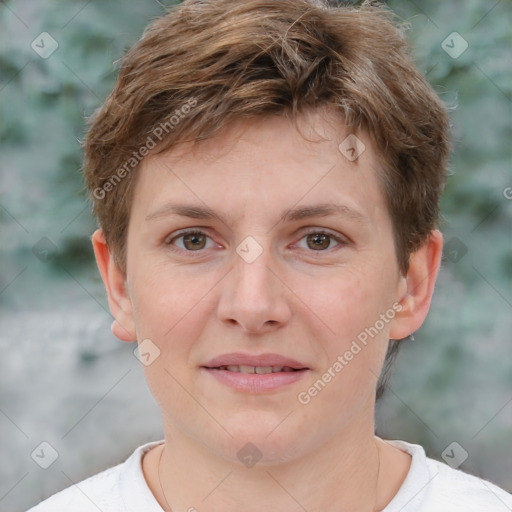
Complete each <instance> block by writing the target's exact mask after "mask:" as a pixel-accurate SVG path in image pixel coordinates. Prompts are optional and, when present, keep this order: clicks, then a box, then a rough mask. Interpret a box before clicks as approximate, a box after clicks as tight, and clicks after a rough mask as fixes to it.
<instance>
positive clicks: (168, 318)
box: [133, 266, 210, 352]
mask: <svg viewBox="0 0 512 512" xmlns="http://www.w3.org/2000/svg"><path fill="white" fill-rule="evenodd" d="M204 277H205V279H201V280H200V281H201V282H200V283H198V282H197V281H198V280H197V279H191V278H190V276H189V275H188V274H185V273H180V271H179V269H176V268H173V269H169V268H167V269H166V268H161V267H158V266H153V267H152V269H151V270H146V271H141V272H139V273H138V274H136V275H134V279H133V292H134V293H133V303H134V316H135V323H136V325H137V337H138V339H139V340H140V339H145V338H150V339H151V340H152V341H153V342H154V343H155V344H156V345H157V346H158V347H159V348H160V350H161V351H162V352H167V351H170V350H172V351H173V352H179V351H181V350H185V349H186V345H187V340H188V339H194V338H195V336H194V333H199V332H200V330H201V328H202V325H203V323H204V322H205V321H206V320H207V318H208V316H207V314H206V312H205V308H206V306H207V300H205V297H204V295H205V293H206V292H205V290H208V289H209V288H210V287H209V286H208V279H206V276H204ZM199 284H200V285H199Z"/></svg>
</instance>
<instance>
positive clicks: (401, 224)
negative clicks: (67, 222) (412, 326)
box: [84, 0, 450, 396]
mask: <svg viewBox="0 0 512 512" xmlns="http://www.w3.org/2000/svg"><path fill="white" fill-rule="evenodd" d="M320 106H322V107H324V106H327V107H330V108H332V109H334V110H335V111H336V112H338V113H339V114H341V116H342V118H343V121H344V122H345V123H346V124H347V125H348V126H349V127H350V128H351V129H354V130H364V131H366V132H367V133H368V134H369V136H370V137H371V139H372V141H373V143H374V144H375V148H376V150H377V152H378V154H379V156H380V158H381V162H382V169H381V172H380V173H379V175H378V177H379V179H380V180H381V184H382V190H383V193H384V195H385V198H386V203H387V205H388V209H389V213H390V216H391V219H392V222H393V228H394V243H395V249H396V254H397V260H398V265H399V268H400V270H401V272H402V273H403V274H404V275H405V274H406V272H407V270H408V265H409V255H410V253H411V252H414V251H415V250H417V249H418V248H419V247H420V246H421V245H422V244H423V242H425V240H426V239H427V237H428V236H429V234H430V232H431V231H432V230H433V229H435V228H436V227H437V225H438V221H439V200H440V195H441V193H442V190H443V188H444V183H445V180H446V175H447V161H448V156H449V149H450V148H449V146H450V144H449V118H448V114H447V110H446V108H445V107H444V105H443V103H442V102H441V100H440V99H439V98H438V96H437V95H436V93H435V92H434V90H433V89H432V87H431V86H430V85H429V84H428V82H427V81H426V79H425V78H424V77H423V76H422V74H421V73H420V72H419V71H418V70H417V68H416V67H415V65H414V63H413V60H412V58H411V54H410V47H409V45H408V43H407V41H406V39H405V37H404V29H403V25H400V24H398V23H397V22H396V21H395V19H394V16H393V14H392V13H391V12H390V11H389V10H388V9H387V8H385V7H383V6H380V5H376V2H364V3H363V4H362V5H361V6H360V7H357V8H356V7H352V6H334V5H330V4H329V2H328V0H243V1H241V0H185V1H184V2H183V3H182V4H180V5H178V6H175V7H174V8H172V9H171V10H170V11H169V12H168V13H167V14H165V15H164V16H162V17H160V18H157V19H156V20H154V21H153V22H152V23H151V24H150V25H149V26H148V27H147V29H146V30H145V32H144V34H143V36H142V38H141V39H140V40H139V41H138V42H137V43H136V44H135V45H134V46H133V47H132V48H131V49H130V50H129V51H128V52H127V54H126V55H125V57H124V58H123V59H122V62H121V67H120V70H119V74H118V77H117V81H116V84H115V86H114V89H113V91H112V92H111V94H110V95H109V96H108V98H107V99H106V101H105V103H104V104H103V106H102V107H101V108H100V109H99V110H98V111H97V112H96V113H95V114H94V116H93V117H92V118H91V120H90V123H89V127H88V133H87V136H86V139H85V143H84V148H85V166H84V171H85V179H86V183H87V187H88V190H89V192H90V194H91V199H92V203H93V211H94V213H95V215H96V216H97V218H98V221H99V224H100V226H101V228H102V229H103V231H104V232H105V236H106V240H107V243H108V244H109V247H110V248H111V250H112V251H113V253H114V255H115V257H116V261H117V262H118V263H119V265H120V267H121V268H124V267H125V248H126V235H127V227H128V222H129V214H130V206H131V198H132V195H133V190H134V183H135V177H136V171H137V167H138V162H139V161H140V159H141V154H140V153H141V151H142V149H141V148H144V147H146V149H147V146H149V140H150V139H151V140H152V141H153V142H154V143H157V144H156V146H158V147H157V148H156V151H159V152H160V151H164V150H166V149H168V148H170V147H172V146H173V145H175V144H176V143H177V142H182V141H184V140H191V141H201V140H204V139H205V138H207V137H211V136H213V135H215V134H216V133H218V132H219V131H220V130H221V128H223V127H225V126H226V125H228V124H229V123H230V122H232V121H235V120H240V119H242V118H249V117H251V116H265V115H270V114H278V115H289V116H291V118H292V119H297V115H298V114H301V113H303V112H304V111H305V110H306V109H310V108H316V107H320ZM173 116H174V117H175V118H176V120H177V122H173V121H172V118H173ZM159 127H160V128H159ZM162 127H165V128H166V129H165V132H166V133H165V136H163V137H159V138H158V137H157V138H158V140H157V141H155V140H153V139H154V138H155V137H154V134H155V130H157V133H160V132H159V131H158V130H160V131H161V132H162V135H163V128H162ZM143 153H146V152H143ZM143 156H144V155H142V157H143ZM127 163H129V164H128V165H127ZM132 164H133V165H132ZM396 346H397V345H396ZM394 347H395V345H394V344H393V340H392V343H391V344H390V350H389V352H388V356H387V358H386V364H385V368H384V371H385V372H386V368H387V367H388V366H389V364H390V362H391V361H392V358H393V354H395V353H396V347H395V348H394ZM381 392H382V390H380V393H381ZM378 396H380V395H379V394H378Z"/></svg>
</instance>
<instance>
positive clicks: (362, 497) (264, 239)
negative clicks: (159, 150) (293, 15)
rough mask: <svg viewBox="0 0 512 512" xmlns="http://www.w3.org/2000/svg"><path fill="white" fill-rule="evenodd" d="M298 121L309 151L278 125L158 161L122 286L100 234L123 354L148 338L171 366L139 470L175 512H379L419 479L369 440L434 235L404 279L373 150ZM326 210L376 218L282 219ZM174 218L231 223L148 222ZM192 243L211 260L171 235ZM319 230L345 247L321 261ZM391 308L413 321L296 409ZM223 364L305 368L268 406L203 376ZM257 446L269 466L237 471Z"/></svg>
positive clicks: (163, 367)
mask: <svg viewBox="0 0 512 512" xmlns="http://www.w3.org/2000/svg"><path fill="white" fill-rule="evenodd" d="M303 120H304V121H307V122H305V123H301V128H302V130H303V133H305V134H306V135H307V137H308V138H309V139H313V142H308V141H305V140H304V138H303V137H302V136H301V135H300V134H299V133H298V132H297V130H296V129H295V128H294V125H293V123H292V122H291V121H289V120H287V119H286V118H285V117H280V116H275V117H274V116H273V117H265V118H259V119H257V120H252V121H251V122H248V121H240V122H237V123H235V124H232V125H230V127H229V128H228V129H225V130H224V131H223V132H221V133H220V134H218V135H216V136H215V137H214V138H213V139H211V140H209V141H206V142H202V143H201V144H200V145H199V146H198V147H197V148H196V149H195V150H194V151H192V149H191V145H190V144H189V143H185V144H181V145H179V146H176V147H173V148H172V149H171V150H170V151H167V152H166V153H163V154H160V155H150V156H149V157H147V158H146V159H145V160H144V161H143V163H142V166H141V168H140V174H139V176H138V180H137V184H136V190H135V194H134V199H133V204H132V210H131V214H130V223H129V230H128V239H127V253H126V270H125V271H122V270H121V269H120V268H119V267H118V266H117V265H116V263H115V261H114V258H113V255H112V253H111V252H110V250H109V248H108V246H107V244H106V242H105V238H104V236H103V233H102V232H101V230H98V231H96V232H95V233H94V235H93V246H94V250H95V254H96V259H97V263H98V267H99V269H100V272H101V275H102V278H103V280H104V283H105V286H106V289H107V293H108V299H109V305H110V309H111V312H112V314H113V316H114V318H115V322H114V324H113V332H114V333H115V334H116V335H117V336H118V337H119V338H120V339H122V340H124V341H134V340H138V341H139V342H141V341H142V340H145V339H148V338H149V339H150V340H151V341H152V343H154V344H155V345H156V346H157V347H158V348H159V350H160V355H159V357H157V358H156V359H155V360H154V361H153V362H152V363H151V364H150V365H148V366H144V367H143V368H144V372H145V377H146V380H147V383H148V386H149V388H150V390H151V392H152V394H153V396H154V398H155V400H156V401H157V403H158V405H159V406H160V408H161V411H162V418H163V427H164V434H165V449H164V450H163V453H162V449H163V445H161V446H158V447H156V448H154V449H153V450H151V451H150V452H149V453H148V454H146V456H145V457H144V459H143V472H144V475H145V478H146V481H147V482H148V485H149V487H150V489H151V490H152V492H153V494H154V495H155V497H156V499H157V500H158V502H159V503H160V504H161V506H162V508H164V510H169V507H168V505H167V502H166V500H167V501H168V502H169V504H170V506H171V507H172V509H173V510H174V511H177V510H189V509H190V507H195V508H196V509H197V510H199V511H201V512H203V511H221V510H222V511H224V512H225V511H229V510H233V511H234V510H241V509H243V510H254V511H256V510H266V511H282V510H289V511H302V510H304V509H306V510H308V511H310V512H314V511H320V510H322V511H323V510H329V511H334V510H336V511H344V510H347V511H348V510H350V511H351V512H353V511H359V510H360V511H368V510H381V509H383V508H384V507H385V506H386V505H387V504H388V503H389V501H390V500H391V499H392V498H393V496H394V495H395V494H396V492H397V491H398V489H399V488H400V486H401V484H402V483H403V481H404V479H405V477H406V475H407V472H408V470H409V467H410V456H409V455H408V454H405V453H404V452H402V451H400V450H398V449H396V448H394V447H392V446H391V445H390V444H388V443H386V442H385V441H383V440H381V439H379V438H378V437H376V436H375V435H374V411H375V390H376V385H377V379H378V375H379V373H380V370H381V368H382V364H383V361H384V357H385V354H386V349H387V346H388V340H389V339H390V338H392V339H401V338H404V337H406V336H408V335H409V334H410V333H412V332H414V331H416V330H417V329H418V328H419V327H420V326H421V324H422V323H423V321H424V319H425V317H426V315H427V312H428V309H429V306H430V302H431V298H432V294H433V290H434V284H435V280H436V277H437V273H438V270H439V265H440V259H441V252H442V235H441V233H440V232H439V231H437V230H436V231H433V232H432V233H431V236H430V237H429V238H428V240H427V241H426V242H425V244H424V245H423V246H422V247H421V248H420V249H419V250H418V251H417V252H416V253H414V254H412V255H411V260H410V261H411V262H410V269H409V271H408V273H407V275H406V276H404V275H401V273H400V271H399V268H398V264H397V259H396V253H395V249H394V245H393V237H392V233H393V231H392V223H391V220H390V216H389V213H388V211H387V208H386V205H385V201H384V195H383V193H382V190H381V189H380V187H379V183H378V181H377V173H378V172H380V170H379V157H378V155H377V154H376V152H375V151H374V149H373V147H372V144H371V141H370V139H369V137H368V136H367V135H366V134H365V133H357V136H358V137H359V139H360V140H362V141H363V142H364V144H365V146H366V149H365V151H364V152H363V153H362V154H361V155H360V156H359V157H358V158H357V159H356V160H355V161H349V160H348V159H347V158H346V157H345V156H344V155H343V153H342V152H341V151H340V149H339V147H338V146H339V144H340V142H342V141H343V140H344V139H345V138H346V136H347V135H348V134H349V133H350V131H349V130H348V128H347V127H345V126H344V125H343V123H342V122H340V120H339V118H337V117H336V116H335V114H334V113H332V112H329V111H325V112H322V111H320V110H315V111H311V112H309V113H308V114H307V116H305V117H304V118H303ZM326 202H332V203H337V204H343V205H347V206H348V207H350V208H351V209H353V210H357V211H358V212H360V213H361V214H362V215H363V217H364V220H361V221H358V220H355V219H354V218H351V217H348V216H346V215H341V214H339V213H338V214H333V215H329V216H316V217H311V218H304V219H300V220H295V221H280V219H281V216H282V214H283V212H284V210H286V209H289V208H296V207H299V206H311V205H316V204H319V203H326ZM170 203H181V204H183V203H185V204H188V205H196V206H202V207H204V206H207V207H209V208H211V209H213V210H215V211H216V212H218V213H219V214H220V215H222V216H223V219H224V221H221V220H217V219H193V218H188V217H183V216H177V215H172V214H167V215H166V214H161V215H158V216H153V217H152V218H150V219H148V216H151V215H152V214H154V213H155V212H158V211H159V210H162V208H163V207H164V206H165V205H167V204H170ZM184 228H195V229H201V231H203V232H204V233H205V234H206V235H207V238H202V239H200V241H202V242H204V243H206V245H205V246H204V248H202V249H200V250H196V251H194V250H191V249H190V247H191V246H192V244H191V243H190V242H188V243H186V244H185V240H184V238H183V237H181V238H179V234H178V233H177V232H178V230H181V229H184ZM315 230H316V231H315ZM318 230H327V231H328V232H329V233H332V234H333V235H334V236H338V237H339V238H340V240H341V241H342V242H341V243H339V244H338V243H337V242H336V240H335V239H334V238H330V239H329V238H327V239H326V240H327V242H326V244H327V248H325V245H323V246H322V247H323V248H322V249H321V250H319V249H317V248H316V247H317V246H316V245H314V243H312V240H311V239H312V238H313V239H314V235H313V236H309V237H308V233H310V232H312V233H315V232H317V231H318ZM247 236H251V237H253V238H254V239H255V240H256V241H257V242H258V244H259V245H260V247H261V248H262V251H263V252H262V253H261V255H260V256H259V257H258V258H257V259H256V260H255V261H254V262H252V263H247V262H246V261H244V259H242V258H241V257H240V256H239V255H238V254H237V252H236V248H237V246H238V245H239V244H240V243H241V242H242V241H243V240H244V239H245V238H246V237H247ZM329 240H330V242H329ZM196 242H197V240H196ZM184 244H185V245H184ZM312 246H313V248H311V247H312ZM393 304H400V306H401V311H400V312H396V314H395V315H394V318H393V319H392V320H390V321H389V322H387V323H386V324H385V326H384V328H383V329H382V330H381V331H379V333H378V335H377V336H375V337H374V338H373V339H370V341H369V343H368V344H367V345H366V346H364V348H362V350H361V351H360V352H359V353H358V354H357V355H355V356H354V357H353V358H352V360H350V361H349V362H348V364H347V365H346V366H344V368H343V370H342V371H341V372H339V373H337V374H336V376H335V377H334V378H332V379H331V381H330V382H329V383H328V384H327V385H326V386H325V387H324V388H323V389H322V390H321V392H319V393H318V394H317V395H316V396H315V397H313V398H312V399H311V401H310V402H309V403H308V404H306V405H304V404H302V403H300V402H299V401H298V399H297V395H298V393H300V392H301V391H305V390H306V391H307V390H308V388H309V387H310V386H312V385H313V384H314V382H315V381H317V380H318V379H319V378H321V376H322V375H323V374H324V372H326V371H327V369H328V368H329V367H332V365H333V363H334V362H335V361H336V359H337V357H338V356H339V355H340V354H344V353H345V351H347V350H348V349H349V348H350V345H351V343H352V341H353V340H355V339H356V336H357V335H358V334H359V333H361V332H362V331H364V329H365V328H368V327H370V326H373V325H374V324H375V322H376V320H378V319H379V318H380V315H381V314H382V313H385V312H386V311H389V310H390V308H392V305H393ZM228 352H244V353H249V354H261V353H265V352H273V353H278V354H281V355H284V356H287V357H291V358H293V359H297V360H299V361H301V362H302V363H305V364H306V366H308V367H309V368H310V370H309V371H308V373H307V374H306V375H305V376H304V377H303V378H302V379H301V380H299V381H298V382H296V383H293V384H291V385H289V386H287V387H284V388H280V389H278V390H275V391H272V392H268V393H263V394H250V393H244V392H239V391H235V390H233V389H231V388H228V387H227V386H225V385H223V384H221V383H219V382H217V380H216V379H214V378H212V377H211V375H209V374H205V372H204V371H202V370H201V368H200V367H201V365H203V364H204V363H206V362H207V361H208V360H209V359H211V358H213V357H215V356H218V355H221V354H225V353H228ZM247 442H251V443H252V444H254V445H255V446H256V447H257V448H258V450H259V451H260V452H261V454H262V458H261V459H260V460H259V461H258V462H257V464H256V465H255V466H253V467H251V468H248V467H246V466H244V464H243V463H242V462H241V461H240V460H239V459H238V457H237V452H238V450H240V449H241V448H242V447H243V446H244V445H245V444H246V443H247ZM161 455H163V456H162V460H161V465H160V468H158V467H157V466H158V461H159V458H160V456H161ZM378 457H380V471H378ZM377 472H378V474H379V478H378V482H377V481H376V480H377ZM159 478H160V480H161V482H162V486H163V488H164V491H165V498H164V496H163V494H162V491H161V489H160V483H159ZM376 490H377V492H376ZM249 504H250V505H249Z"/></svg>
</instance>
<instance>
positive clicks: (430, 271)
mask: <svg viewBox="0 0 512 512" xmlns="http://www.w3.org/2000/svg"><path fill="white" fill-rule="evenodd" d="M442 253H443V235H442V234H441V232H440V231H438V230H437V229H435V230H433V231H432V232H431V233H430V235H429V237H428V238H427V240H426V241H425V243H424V244H423V245H422V246H421V247H420V248H419V249H418V250H417V251H416V252H414V253H412V254H411V256H410V260H409V261H410V263H409V271H408V272H407V276H405V277H403V276H402V277H401V282H400V286H399V296H398V302H399V303H400V305H401V306H402V309H401V310H400V311H399V312H397V314H396V315H395V318H394V319H393V321H392V324H391V328H390V332H389V337H390V338H391V339H394V340H400V339H402V338H406V337H407V336H409V335H410V334H412V333H413V332H415V331H417V330H418V329H419V328H420V327H421V325H422V324H423V322H424V320H425V318H426V316H427V313H428V310H429V309H430V303H431V301H432V295H433V294H434V285H435V283H436V279H437V275H438V273H439V268H440V266H441V257H442Z"/></svg>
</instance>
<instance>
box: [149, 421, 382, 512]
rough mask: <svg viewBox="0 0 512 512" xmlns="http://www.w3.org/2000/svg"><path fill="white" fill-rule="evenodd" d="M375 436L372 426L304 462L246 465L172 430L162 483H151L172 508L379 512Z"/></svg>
mask: <svg viewBox="0 0 512 512" xmlns="http://www.w3.org/2000/svg"><path fill="white" fill-rule="evenodd" d="M373 432H374V431H373V423H372V424H371V426H370V427H369V428H367V429H361V428H357V429H356V428H353V429H347V431H343V433H341V434H339V435H337V436H334V437H333V438H332V439H330V440H329V442H327V443H324V444H322V446H321V449H318V450H314V451H311V452H310V453H307V455H305V456H303V457H300V458H295V459H293V460H289V461H288V462H284V461H280V462H279V463H277V462H274V463H270V464H269V463H257V464H256V465H254V466H253V467H245V466H243V465H242V464H240V463H236V462H233V461H231V460H226V459H225V458H223V457H220V456H218V455H217V454H213V453H212V452H211V451H209V450H207V449H205V447H204V446H203V445H201V444H199V443H197V442H196V441H195V440H192V439H190V438H188V437H186V436H184V435H183V434H182V433H181V432H180V431H179V430H177V429H173V428H167V429H166V432H165V439H166V443H165V448H164V449H160V450H159V453H158V458H157V459H158V460H157V461H156V462H157V463H156V464H155V465H156V466H157V478H158V482H157V483H156V485H155V482H154V479H153V482H152V484H151V479H148V480H149V481H150V487H151V489H152V491H153V492H154V494H155V496H156V498H157V499H158V501H159V502H160V504H161V506H162V508H163V509H164V510H166V511H169V510H174V511H176V510H191V511H193V510H194V509H197V510H200V511H201V512H203V511H204V512H206V511H208V512H220V511H223V512H226V511H229V510H240V509H247V504H248V503H251V504H252V507H253V508H254V509H255V510H256V509H258V510H261V509H264V510H266V511H269V512H271V511H276V512H277V511H282V510H297V511H299V510H308V512H317V511H318V512H319V511H321V510H322V511H324V510H336V511H339V512H343V511H347V512H348V511H350V512H354V511H361V512H370V511H376V510H380V508H377V503H378V499H377V497H378V494H379V486H378V482H379V481H380V479H379V476H380V475H382V471H381V470H380V466H381V461H380V460H379V448H378V446H379V442H378V438H376V437H375V436H374V433H373ZM262 460H263V459H262ZM158 467H159V470H158Z"/></svg>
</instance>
